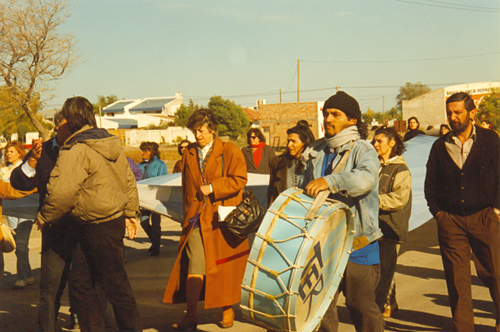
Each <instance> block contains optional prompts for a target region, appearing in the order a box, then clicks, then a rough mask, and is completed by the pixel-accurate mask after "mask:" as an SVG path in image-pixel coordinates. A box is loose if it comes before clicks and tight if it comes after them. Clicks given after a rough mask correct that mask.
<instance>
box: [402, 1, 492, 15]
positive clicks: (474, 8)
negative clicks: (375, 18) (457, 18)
mask: <svg viewBox="0 0 500 332" xmlns="http://www.w3.org/2000/svg"><path fill="white" fill-rule="evenodd" d="M395 1H399V2H407V3H413V4H416V5H423V6H430V7H439V8H451V9H458V10H467V11H475V12H485V13H491V12H500V9H498V8H485V7H477V6H467V7H470V8H463V7H460V6H466V5H459V4H452V5H450V6H447V5H434V4H430V3H423V2H416V1H410V0H395ZM428 1H429V0H428ZM434 2H437V3H447V2H441V1H434ZM483 8H484V9H483Z"/></svg>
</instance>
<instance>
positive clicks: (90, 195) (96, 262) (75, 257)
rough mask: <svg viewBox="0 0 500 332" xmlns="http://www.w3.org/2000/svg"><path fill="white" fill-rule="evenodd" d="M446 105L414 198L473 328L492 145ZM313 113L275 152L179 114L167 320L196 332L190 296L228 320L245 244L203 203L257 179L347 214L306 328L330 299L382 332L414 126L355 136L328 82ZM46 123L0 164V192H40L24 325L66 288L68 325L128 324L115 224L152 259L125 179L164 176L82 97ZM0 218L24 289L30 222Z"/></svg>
mask: <svg viewBox="0 0 500 332" xmlns="http://www.w3.org/2000/svg"><path fill="white" fill-rule="evenodd" d="M446 110H447V118H448V122H449V126H448V125H442V126H441V128H440V133H439V136H440V138H439V139H437V140H436V141H435V143H434V144H433V146H432V150H431V153H430V156H429V159H428V162H427V173H426V178H425V198H426V200H427V203H428V205H429V209H430V211H431V213H432V215H433V216H434V218H435V219H436V222H437V226H438V237H439V243H440V250H441V256H442V260H443V265H444V271H445V277H446V282H447V287H448V293H449V298H450V304H451V310H452V317H453V324H454V327H455V330H456V331H473V330H474V316H473V308H472V295H471V280H470V273H471V272H470V253H471V252H472V254H473V258H474V263H475V265H476V269H477V271H478V276H479V277H480V279H481V280H482V281H483V283H484V284H485V285H486V286H487V287H488V288H489V289H490V293H491V296H492V299H493V301H494V303H495V306H496V308H497V323H496V330H497V331H500V138H499V136H498V135H496V134H495V133H494V131H492V130H486V129H483V128H482V127H480V126H475V125H474V124H473V121H474V117H475V112H476V110H475V105H474V102H473V101H472V99H471V97H470V96H469V95H468V94H466V93H457V94H454V95H452V96H450V98H449V99H448V100H447V102H446ZM322 112H323V118H324V120H323V128H324V137H323V138H320V139H316V138H315V136H314V134H313V132H312V131H311V128H310V125H309V123H308V122H307V121H304V120H301V121H299V122H298V123H297V124H296V125H295V126H294V127H291V128H289V129H288V130H287V145H286V149H285V151H283V152H282V153H278V154H276V153H275V150H274V149H273V148H271V147H270V146H269V145H266V137H265V136H264V134H263V133H262V132H261V131H260V130H259V129H258V128H251V129H250V130H249V131H248V132H247V143H248V146H246V147H244V148H242V149H241V150H240V149H239V148H238V147H237V146H236V145H235V144H233V143H230V142H223V141H222V140H221V139H220V138H219V137H218V136H217V126H218V123H219V121H218V118H217V116H216V115H215V114H214V113H213V112H212V111H211V110H210V109H205V108H202V109H198V110H196V111H195V112H193V114H192V115H191V116H190V117H189V119H188V122H187V127H188V128H189V129H190V130H191V131H192V132H193V134H194V137H195V142H190V141H188V140H184V141H182V142H181V143H180V144H179V147H178V152H179V155H181V157H182V159H181V160H180V161H179V162H178V163H176V165H175V167H174V169H173V172H174V173H177V172H180V173H182V198H183V216H184V218H183V222H182V232H181V238H180V240H179V247H178V248H179V249H178V255H177V258H176V260H175V263H174V266H173V268H172V272H171V275H170V277H169V280H168V283H167V286H166V291H165V294H164V298H163V301H164V302H165V303H186V314H185V316H184V317H183V318H182V320H181V321H179V322H178V323H176V324H174V325H173V326H172V328H173V329H175V330H177V331H196V329H197V325H198V319H197V305H198V302H199V301H200V300H203V301H204V307H205V309H209V308H221V309H222V312H221V321H220V326H221V327H222V328H229V327H232V326H233V323H234V317H235V313H234V311H233V305H234V304H236V303H238V302H239V301H240V287H241V283H242V279H243V274H244V272H245V267H246V264H247V258H248V255H249V253H250V248H249V242H248V239H245V238H244V239H242V238H240V237H237V236H235V235H234V234H233V233H231V232H230V231H229V230H228V229H227V228H225V227H224V225H223V224H222V223H220V222H219V217H218V213H217V211H218V209H219V207H223V206H236V205H238V204H239V203H240V202H241V200H242V197H243V192H244V188H245V185H246V183H247V178H248V173H258V174H269V175H270V180H269V181H270V182H269V189H268V203H269V205H271V204H272V203H273V202H274V200H276V198H277V197H278V196H279V195H280V193H282V192H283V191H285V190H286V189H288V188H301V189H302V190H304V192H305V193H307V194H308V195H309V196H311V197H317V196H318V195H319V194H320V193H321V192H326V193H327V194H328V197H329V198H330V199H334V200H338V201H340V202H342V203H344V204H346V205H347V206H348V207H349V209H350V210H351V212H352V213H353V223H354V239H353V249H352V251H351V252H350V255H349V258H348V262H347V265H346V268H345V271H344V272H343V274H342V275H343V278H342V281H341V283H340V286H339V288H338V290H337V292H336V294H335V296H334V298H333V300H332V302H331V303H330V305H329V307H328V310H327V312H326V314H325V315H324V316H323V318H322V320H321V322H320V324H319V325H318V328H317V330H318V331H337V330H338V324H339V320H338V315H337V300H338V298H339V294H340V293H341V292H342V293H343V294H344V296H345V298H346V306H347V308H348V310H349V314H350V318H351V322H352V324H353V325H354V327H355V329H356V331H372V332H376V331H383V330H384V317H391V316H392V315H393V314H394V313H395V312H396V311H397V310H398V304H397V301H396V296H395V294H396V280H395V278H394V275H395V271H396V265H397V259H398V254H399V249H400V246H401V244H402V243H403V242H405V241H406V240H407V239H408V227H409V226H408V222H409V219H410V215H411V209H412V190H411V187H412V177H411V173H410V170H409V168H408V166H407V164H406V160H405V158H404V157H403V154H404V152H405V149H406V148H405V143H404V142H405V141H408V140H410V139H413V138H414V137H415V136H417V135H423V134H425V133H424V132H423V131H421V130H419V125H420V124H419V122H418V119H417V118H416V117H411V118H410V119H409V131H408V132H407V133H406V134H405V135H404V137H401V136H400V134H399V133H398V132H397V131H396V130H395V128H393V127H387V126H382V127H380V128H378V129H377V130H376V131H375V133H374V135H373V139H372V140H371V142H369V141H368V140H367V139H368V129H367V126H366V124H364V123H363V122H362V120H361V110H360V108H359V104H358V102H357V101H356V100H355V99H354V98H353V97H352V96H350V95H348V94H347V93H345V92H343V91H338V92H337V93H336V94H335V95H333V96H331V97H330V98H328V99H327V100H326V101H325V103H324V106H323V110H322ZM54 120H55V127H56V133H57V134H56V136H55V137H54V138H52V139H50V140H48V141H46V142H43V141H42V139H39V140H35V141H34V142H33V148H32V149H31V151H30V152H29V153H28V154H27V155H26V156H25V155H24V149H22V145H19V144H18V143H17V142H11V143H9V144H10V145H8V146H7V153H6V160H7V162H6V166H5V167H4V168H1V169H0V175H1V177H2V178H1V181H0V196H1V198H7V199H17V198H21V197H24V196H26V195H28V194H29V193H31V192H33V191H38V192H39V194H40V201H39V212H38V214H37V216H36V219H35V222H34V223H35V224H36V225H37V228H38V229H39V230H41V231H42V256H41V280H40V303H39V305H38V324H39V330H40V331H55V330H56V326H55V324H56V321H57V314H58V311H59V307H60V298H61V294H62V290H64V288H65V286H66V284H68V285H69V297H70V306H71V309H70V310H71V312H72V313H73V316H74V317H73V316H72V317H73V318H72V319H73V320H74V322H76V321H78V323H79V325H80V329H81V330H82V331H104V330H106V329H109V328H113V327H114V328H117V329H118V330H120V331H140V330H141V321H140V317H139V311H138V308H137V303H136V301H135V298H134V295H133V292H132V288H131V286H130V283H129V280H128V276H127V272H126V270H125V267H124V263H125V259H124V254H123V249H124V245H123V238H124V234H125V232H126V231H127V232H128V236H129V238H131V239H133V238H135V237H136V235H137V229H138V220H140V224H141V226H142V228H143V229H144V231H145V232H146V234H147V235H148V237H149V239H150V241H151V247H150V249H149V253H150V255H151V256H157V255H159V253H160V239H161V226H160V224H161V222H160V221H161V217H160V215H159V214H157V213H155V212H151V211H147V210H144V209H140V208H139V203H138V192H137V187H136V181H138V180H141V179H148V178H152V177H157V176H162V175H166V174H168V170H167V166H166V164H165V163H164V162H163V161H162V160H161V155H160V151H159V146H158V144H157V143H154V142H143V143H142V144H141V145H140V150H141V152H142V162H140V163H139V164H138V165H136V164H135V163H134V162H133V161H132V160H131V159H130V158H126V157H125V154H124V152H123V150H122V148H121V143H120V140H119V139H118V138H116V137H115V136H112V135H110V134H109V133H108V132H107V131H106V130H103V129H99V128H97V125H96V122H95V118H94V115H93V108H92V105H91V104H90V102H89V101H88V100H87V99H85V98H83V97H74V98H70V99H68V100H66V102H65V104H64V105H63V108H62V110H61V111H60V112H59V113H57V114H56V116H55V119H54ZM127 159H128V160H127ZM103 198H105V199H103ZM7 220H8V222H9V226H10V227H11V228H13V229H16V230H17V232H16V242H17V250H16V255H17V281H16V283H15V284H14V287H15V288H24V287H27V286H28V285H30V284H33V277H32V274H31V269H30V264H29V260H28V240H29V234H30V232H31V228H32V225H33V221H32V220H26V219H22V218H18V217H16V218H9V217H8V218H7ZM103 248H105V250H104V249H103ZM1 258H2V260H0V268H2V269H3V256H2V257H1ZM2 274H3V273H2ZM108 308H112V311H113V318H110V317H109V310H108ZM110 321H112V322H110ZM110 325H111V326H110Z"/></svg>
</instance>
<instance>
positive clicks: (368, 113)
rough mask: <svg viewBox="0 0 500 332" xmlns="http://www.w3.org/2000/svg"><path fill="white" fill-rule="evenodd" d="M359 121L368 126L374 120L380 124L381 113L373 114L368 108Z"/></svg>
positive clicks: (381, 119) (381, 120)
mask: <svg viewBox="0 0 500 332" xmlns="http://www.w3.org/2000/svg"><path fill="white" fill-rule="evenodd" d="M361 119H362V120H363V122H364V123H366V124H368V125H369V124H370V123H372V121H373V119H375V120H376V121H377V122H378V123H379V124H382V122H383V115H382V112H375V111H374V110H372V109H371V108H370V107H368V110H367V111H366V112H365V113H363V114H362V115H361Z"/></svg>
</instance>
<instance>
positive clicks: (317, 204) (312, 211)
mask: <svg viewBox="0 0 500 332" xmlns="http://www.w3.org/2000/svg"><path fill="white" fill-rule="evenodd" d="M353 144H354V142H351V143H350V146H349V149H348V150H347V151H344V153H343V154H342V159H340V161H339V163H338V164H337V166H335V168H334V169H333V171H332V174H338V173H340V172H342V171H343V170H344V167H345V164H346V163H347V159H349V155H350V154H351V150H352V145H353ZM329 195H330V190H323V191H320V192H319V193H318V196H316V198H315V199H314V201H313V203H312V204H311V207H310V208H309V211H307V214H306V217H305V218H306V220H313V219H314V217H316V215H317V214H318V211H319V209H320V208H321V206H323V203H325V201H326V199H327V198H328V196H329Z"/></svg>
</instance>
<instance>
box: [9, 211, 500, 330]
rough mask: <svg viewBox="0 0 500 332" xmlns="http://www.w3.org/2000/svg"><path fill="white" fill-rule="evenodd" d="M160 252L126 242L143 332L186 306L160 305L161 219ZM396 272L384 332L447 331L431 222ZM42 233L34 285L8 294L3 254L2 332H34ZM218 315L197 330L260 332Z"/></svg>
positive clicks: (488, 316)
mask: <svg viewBox="0 0 500 332" xmlns="http://www.w3.org/2000/svg"><path fill="white" fill-rule="evenodd" d="M162 230H163V233H162V248H161V253H160V256H158V257H149V256H148V252H147V249H148V248H149V246H150V244H149V242H148V240H147V237H146V235H145V233H144V232H143V231H142V230H140V232H139V237H138V239H136V240H134V241H130V240H126V241H125V245H126V251H125V253H126V257H127V263H126V268H127V271H128V274H129V278H130V281H131V283H132V288H133V289H134V294H135V297H136V299H137V302H138V305H139V310H140V314H141V317H142V325H143V328H144V330H145V331H170V326H171V324H173V323H175V322H177V321H179V320H180V319H181V318H182V316H183V314H184V308H185V305H182V304H179V305H168V304H164V303H162V298H163V293H164V291H165V286H166V284H167V280H168V277H169V275H170V271H171V269H172V266H173V263H174V260H175V256H176V252H177V241H178V239H179V235H180V226H179V224H178V223H176V222H174V221H171V220H170V219H168V218H163V219H162ZM401 249H402V254H401V256H400V258H399V261H398V267H397V275H396V280H397V297H398V302H399V305H400V310H399V312H397V313H396V315H395V317H394V318H390V319H387V320H386V331H451V330H452V325H451V319H450V309H449V307H448V297H447V291H446V285H445V281H444V273H443V269H442V263H441V257H440V255H439V248H438V245H437V237H436V227H435V223H434V222H433V221H430V222H428V223H427V224H425V225H423V226H421V227H420V228H418V229H416V230H414V231H412V232H411V233H410V240H409V241H408V242H407V243H405V244H404V245H403V246H402V248H401ZM39 253H40V233H39V232H38V231H36V230H33V232H32V234H31V242H30V259H31V265H32V268H33V270H34V276H35V284H34V285H32V286H28V287H27V288H26V289H24V290H12V289H11V287H12V284H13V283H14V281H15V275H14V274H15V255H14V254H13V253H10V254H5V264H6V266H5V278H4V282H3V285H2V286H1V287H0V331H2V332H3V331H16V332H17V331H36V330H37V329H36V326H37V325H36V319H37V314H36V305H37V302H38V284H39V280H40V255H39ZM472 282H473V290H472V292H473V297H474V307H475V308H476V309H475V315H476V332H482V331H493V330H494V324H495V317H494V315H493V311H494V305H493V303H492V301H491V298H490V296H489V293H488V290H487V289H486V288H485V287H484V286H482V284H481V282H480V281H479V279H478V278H477V277H476V276H474V277H473V278H472ZM339 302H340V304H339V306H340V307H339V314H340V320H341V326H340V331H346V332H354V328H353V327H352V325H350V323H349V314H348V311H347V309H346V308H345V306H344V305H343V302H344V301H343V298H341V299H340V301H339ZM68 309H69V307H68V297H67V295H66V294H65V295H64V296H63V303H62V308H61V313H60V317H59V321H58V326H59V327H60V328H61V330H63V331H67V330H68V329H67V327H68V326H69V316H68V313H69V311H68ZM220 319H221V312H220V310H203V303H200V304H199V324H200V325H199V331H207V332H212V331H223V330H224V331H228V332H232V331H234V332H261V331H266V330H265V329H263V328H261V327H258V326H256V325H254V324H252V323H250V322H248V321H245V320H243V319H242V318H241V313H240V312H239V311H238V310H237V317H236V322H235V325H234V327H233V328H231V329H221V328H219V327H218V325H217V323H218V322H219V321H220Z"/></svg>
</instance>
